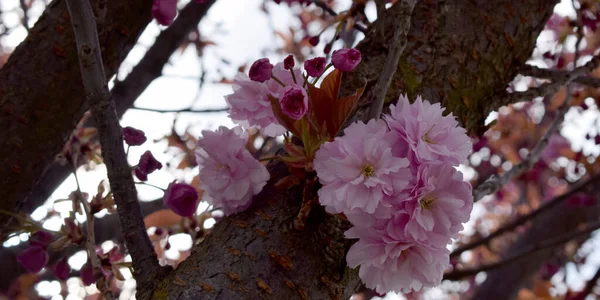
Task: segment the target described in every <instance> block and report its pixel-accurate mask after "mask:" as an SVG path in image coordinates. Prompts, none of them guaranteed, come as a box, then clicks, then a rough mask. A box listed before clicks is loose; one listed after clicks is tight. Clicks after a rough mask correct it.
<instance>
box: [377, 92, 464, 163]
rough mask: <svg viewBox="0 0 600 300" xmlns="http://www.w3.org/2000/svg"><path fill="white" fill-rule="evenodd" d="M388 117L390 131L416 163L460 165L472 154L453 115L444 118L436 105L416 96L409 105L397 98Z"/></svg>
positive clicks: (407, 101)
mask: <svg viewBox="0 0 600 300" xmlns="http://www.w3.org/2000/svg"><path fill="white" fill-rule="evenodd" d="M390 111H391V116H387V117H386V120H387V122H388V125H389V126H390V128H392V130H393V131H395V132H397V133H398V134H399V135H400V136H401V137H402V138H403V139H404V140H405V141H406V142H407V143H408V147H409V149H410V150H411V151H412V152H413V154H414V157H415V159H416V160H417V162H418V163H422V162H447V163H450V164H452V165H458V164H460V163H462V162H463V161H464V160H465V159H466V158H467V156H468V155H469V154H470V153H471V150H472V145H471V141H470V139H469V137H468V136H467V135H466V130H465V129H464V128H462V127H460V126H459V124H458V122H457V121H456V119H455V118H454V116H453V115H452V114H449V115H447V116H443V114H442V113H443V112H444V109H443V108H442V107H441V106H440V104H439V103H435V104H431V103H430V102H429V101H427V100H425V101H423V99H422V98H421V97H420V96H419V97H417V100H416V101H415V102H414V103H413V104H410V102H409V100H408V98H407V97H406V96H405V95H404V96H400V99H398V103H397V104H396V105H395V106H394V105H390Z"/></svg>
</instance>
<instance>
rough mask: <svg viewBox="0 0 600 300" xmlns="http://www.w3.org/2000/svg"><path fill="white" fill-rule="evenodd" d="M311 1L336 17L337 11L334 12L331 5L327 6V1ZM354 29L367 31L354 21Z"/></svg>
mask: <svg viewBox="0 0 600 300" xmlns="http://www.w3.org/2000/svg"><path fill="white" fill-rule="evenodd" d="M312 2H313V3H314V4H315V5H316V6H317V7H319V8H321V9H322V10H323V11H325V12H327V13H328V14H329V15H331V16H332V17H336V16H337V15H338V13H336V12H335V10H333V9H331V7H329V5H327V3H325V2H324V1H323V0H312ZM353 27H354V29H356V30H358V31H360V32H362V33H365V32H366V31H367V28H366V27H365V26H362V25H360V24H357V23H354V26H353Z"/></svg>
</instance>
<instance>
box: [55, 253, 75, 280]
mask: <svg viewBox="0 0 600 300" xmlns="http://www.w3.org/2000/svg"><path fill="white" fill-rule="evenodd" d="M69 273H71V267H70V266H69V263H68V261H67V258H66V257H65V258H63V259H61V260H60V261H59V262H58V263H57V264H56V266H54V275H55V276H56V278H58V279H60V280H67V278H69Z"/></svg>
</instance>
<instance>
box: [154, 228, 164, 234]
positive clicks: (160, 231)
mask: <svg viewBox="0 0 600 300" xmlns="http://www.w3.org/2000/svg"><path fill="white" fill-rule="evenodd" d="M163 232H164V231H163V230H162V228H160V227H156V229H154V234H155V235H162V234H163Z"/></svg>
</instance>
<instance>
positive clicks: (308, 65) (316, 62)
mask: <svg viewBox="0 0 600 300" xmlns="http://www.w3.org/2000/svg"><path fill="white" fill-rule="evenodd" d="M326 64H327V61H326V60H325V57H315V58H313V59H309V60H307V61H305V62H304V69H305V70H306V73H307V74H308V76H311V77H319V76H321V74H323V71H325V65H326Z"/></svg>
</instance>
